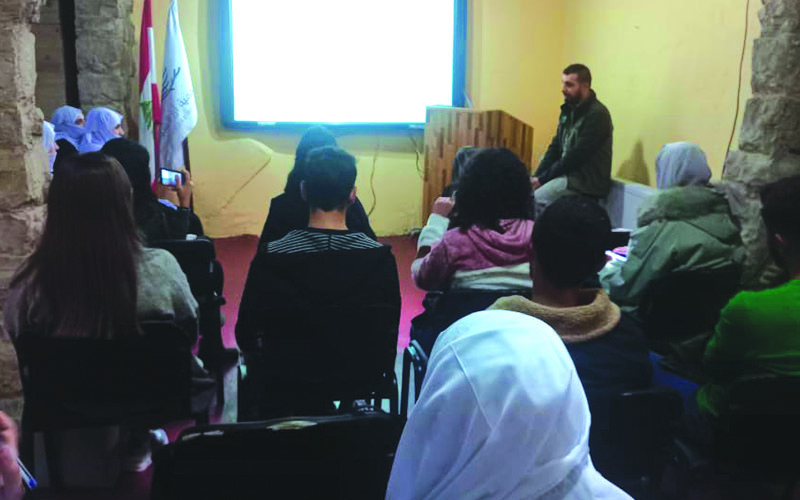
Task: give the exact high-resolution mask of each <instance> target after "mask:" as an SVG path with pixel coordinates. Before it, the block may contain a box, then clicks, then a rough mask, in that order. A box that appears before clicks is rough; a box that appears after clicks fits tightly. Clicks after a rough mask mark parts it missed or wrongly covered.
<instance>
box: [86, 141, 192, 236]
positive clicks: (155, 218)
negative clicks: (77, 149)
mask: <svg viewBox="0 0 800 500" xmlns="http://www.w3.org/2000/svg"><path fill="white" fill-rule="evenodd" d="M101 152H102V153H104V154H107V155H108V156H111V157H112V158H115V159H116V160H117V161H118V162H119V163H120V165H122V168H123V169H125V173H127V174H128V179H130V182H131V187H132V188H133V217H134V219H135V220H136V225H137V226H138V228H139V230H140V231H141V232H142V234H143V236H144V241H145V243H146V244H149V243H152V242H153V241H159V240H173V239H177V240H183V239H186V235H188V234H194V235H197V236H202V235H203V224H202V223H201V222H200V219H199V218H198V217H197V215H195V214H194V213H192V211H191V210H190V208H189V207H190V204H191V199H192V185H191V177H190V174H189V172H188V171H186V170H185V169H184V171H183V172H184V175H186V180H187V182H186V184H183V183H182V182H181V181H178V182H179V185H178V186H176V187H175V188H168V189H174V191H175V192H176V194H177V196H178V202H179V205H180V206H177V207H176V206H171V205H172V204H171V203H169V202H167V203H169V204H167V203H164V202H159V199H158V197H157V196H156V194H155V193H154V192H153V189H152V188H151V179H150V167H149V162H150V153H149V152H148V151H147V149H145V147H144V146H142V145H141V144H139V143H138V142H135V141H132V140H130V139H125V138H118V139H112V140H110V141H108V142H107V143H105V145H104V146H103V149H102V150H101Z"/></svg>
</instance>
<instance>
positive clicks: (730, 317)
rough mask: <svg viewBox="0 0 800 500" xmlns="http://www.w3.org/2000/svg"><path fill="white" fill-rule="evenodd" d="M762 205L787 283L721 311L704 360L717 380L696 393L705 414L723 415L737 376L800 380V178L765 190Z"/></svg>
mask: <svg viewBox="0 0 800 500" xmlns="http://www.w3.org/2000/svg"><path fill="white" fill-rule="evenodd" d="M761 203H762V210H761V216H762V218H763V219H764V225H765V226H766V228H767V235H768V238H769V248H770V252H771V253H772V255H773V257H774V258H775V260H776V262H777V263H778V264H779V265H780V266H781V267H783V268H784V269H785V270H786V271H787V272H788V273H789V276H790V280H789V281H788V282H787V283H785V284H783V285H781V286H779V287H777V288H772V289H768V290H763V291H759V292H749V291H748V292H741V293H739V294H738V295H736V296H735V297H734V298H733V299H731V301H730V302H729V303H728V305H727V306H726V307H725V309H723V310H722V316H721V317H720V320H719V323H718V324H717V328H716V332H715V333H714V335H713V336H712V337H711V340H710V341H709V342H708V345H707V346H706V349H705V355H704V358H703V363H704V365H705V369H706V371H707V372H708V373H709V374H710V375H712V376H713V378H714V380H715V381H714V382H713V383H710V384H707V385H704V386H703V387H701V388H700V390H699V391H698V394H697V404H698V407H699V410H700V412H701V414H703V415H708V416H712V417H718V416H719V415H720V414H722V413H724V412H725V409H726V406H727V405H726V401H727V400H726V396H727V394H728V391H729V388H730V384H731V383H732V382H733V381H735V378H736V377H737V376H739V375H744V374H754V373H755V374H759V373H774V374H780V375H793V376H800V335H798V333H800V176H794V177H789V178H786V179H781V180H779V181H776V182H774V183H772V184H769V185H767V186H765V187H764V189H763V190H762V191H761ZM776 397H782V396H778V395H776Z"/></svg>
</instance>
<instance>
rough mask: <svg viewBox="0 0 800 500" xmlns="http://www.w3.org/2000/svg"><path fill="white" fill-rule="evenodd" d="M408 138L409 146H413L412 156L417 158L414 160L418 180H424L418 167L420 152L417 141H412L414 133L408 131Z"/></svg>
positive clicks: (423, 173) (422, 173)
mask: <svg viewBox="0 0 800 500" xmlns="http://www.w3.org/2000/svg"><path fill="white" fill-rule="evenodd" d="M408 138H409V139H411V144H413V145H414V154H415V155H416V156H417V158H416V163H417V174H419V178H420V179H424V178H425V172H423V171H422V169H421V168H420V167H419V157H420V152H419V146H418V145H417V141H416V140H414V133H413V132H411V131H409V132H408Z"/></svg>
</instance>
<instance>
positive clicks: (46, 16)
mask: <svg viewBox="0 0 800 500" xmlns="http://www.w3.org/2000/svg"><path fill="white" fill-rule="evenodd" d="M58 8H59V6H58V0H45V1H44V2H42V7H41V10H40V15H39V22H38V23H36V24H34V25H32V26H31V29H32V31H33V34H34V36H35V37H36V105H37V106H38V107H39V109H41V110H42V112H43V113H44V116H45V117H47V119H48V120H49V119H50V117H51V116H53V111H55V110H56V108H58V107H59V106H63V105H64V104H66V102H67V93H66V88H67V87H66V78H65V76H64V46H63V43H62V38H61V20H60V18H59V14H58Z"/></svg>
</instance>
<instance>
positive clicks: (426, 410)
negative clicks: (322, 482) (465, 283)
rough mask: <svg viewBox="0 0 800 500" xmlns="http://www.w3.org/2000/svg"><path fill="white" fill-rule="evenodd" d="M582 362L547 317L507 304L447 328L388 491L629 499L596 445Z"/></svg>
mask: <svg viewBox="0 0 800 500" xmlns="http://www.w3.org/2000/svg"><path fill="white" fill-rule="evenodd" d="M590 422H591V415H590V413H589V406H588V405H587V403H586V396H585V395H584V391H583V388H582V387H581V384H580V381H579V379H578V375H577V373H575V367H574V365H573V363H572V361H571V360H570V359H569V355H568V353H567V350H566V349H565V348H564V344H563V343H562V342H561V340H560V339H559V337H558V335H556V333H555V332H554V331H553V329H552V328H550V327H549V326H548V325H547V324H545V323H544V322H542V321H540V320H537V319H534V318H531V317H528V316H525V315H522V314H517V313H512V312H508V311H483V312H478V313H475V314H472V315H470V316H467V317H466V318H464V319H462V320H460V321H458V322H457V323H455V324H454V325H453V326H451V327H450V328H448V329H447V330H446V331H445V332H443V333H442V335H441V337H440V338H439V340H438V341H437V342H436V346H435V347H434V349H433V353H432V355H431V357H430V362H429V365H428V374H427V376H426V378H425V382H424V384H423V386H422V392H421V393H420V397H419V400H418V401H417V403H416V405H415V406H414V409H413V411H412V412H411V415H410V417H409V419H408V422H407V423H406V426H405V429H404V430H403V434H402V437H401V438H400V444H399V446H398V448H397V453H396V454H395V458H394V466H393V468H392V474H391V477H390V479H389V485H388V490H387V494H386V498H387V499H389V500H401V499H415V500H423V499H438V498H441V499H451V498H453V499H455V498H465V499H474V498H503V499H508V500H516V499H519V500H522V499H545V498H546V499H553V500H556V499H608V500H610V499H630V497H629V496H628V495H627V494H625V493H624V492H623V491H622V490H620V489H619V488H617V487H616V486H614V485H613V484H611V483H610V482H609V481H607V480H606V479H605V478H603V476H601V475H600V473H598V472H597V471H596V470H595V468H594V465H593V464H592V458H591V456H590V455H589V424H590Z"/></svg>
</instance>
